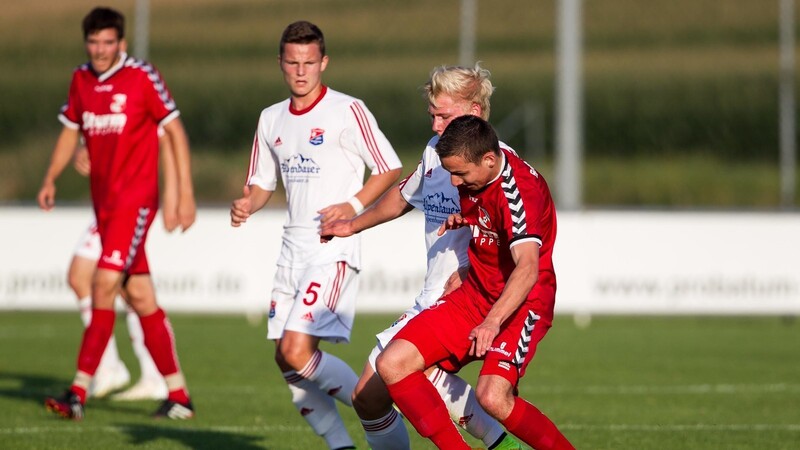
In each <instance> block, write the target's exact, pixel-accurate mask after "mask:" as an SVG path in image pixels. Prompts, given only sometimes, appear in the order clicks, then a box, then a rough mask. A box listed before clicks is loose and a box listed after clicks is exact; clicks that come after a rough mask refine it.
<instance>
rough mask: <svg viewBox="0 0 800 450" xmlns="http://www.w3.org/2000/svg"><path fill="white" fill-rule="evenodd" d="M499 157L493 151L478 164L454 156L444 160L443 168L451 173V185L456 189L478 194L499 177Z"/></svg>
mask: <svg viewBox="0 0 800 450" xmlns="http://www.w3.org/2000/svg"><path fill="white" fill-rule="evenodd" d="M496 162H497V157H496V156H495V154H494V153H493V152H491V151H489V152H486V153H485V154H484V155H483V157H481V160H480V161H479V162H478V163H477V164H476V163H473V162H468V161H467V160H466V159H464V158H463V157H461V156H458V155H453V156H447V157H444V158H442V167H444V169H445V170H447V171H448V172H450V183H451V184H452V185H453V186H455V187H463V188H464V189H466V190H468V191H470V192H477V191H480V190H481V189H483V188H484V187H486V185H487V184H489V182H490V181H492V180H493V179H494V177H495V176H497V171H496V170H494V167H495V166H496Z"/></svg>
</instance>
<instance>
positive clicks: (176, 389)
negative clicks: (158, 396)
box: [139, 308, 189, 403]
mask: <svg viewBox="0 0 800 450" xmlns="http://www.w3.org/2000/svg"><path fill="white" fill-rule="evenodd" d="M139 320H140V321H141V323H142V334H144V345H145V346H146V347H147V350H148V351H150V356H152V357H153V362H154V363H155V364H156V367H157V368H158V371H159V372H161V375H163V376H164V377H165V378H167V377H170V375H175V374H177V373H178V372H180V370H181V368H180V364H179V363H178V355H177V353H175V336H174V335H173V334H172V325H170V323H169V319H167V315H166V314H165V313H164V310H162V309H161V308H159V309H158V310H157V311H156V312H154V313H153V314H150V315H149V316H145V317H139ZM172 378H176V377H172ZM177 378H178V379H180V378H182V377H177ZM170 381H172V380H171V379H170V378H168V379H167V386H168V387H169V396H168V397H167V398H168V399H169V400H172V401H174V402H180V403H186V402H188V401H189V393H188V391H187V390H186V386H185V385H183V383H182V382H179V383H178V384H177V385H174V384H173V385H171V383H170Z"/></svg>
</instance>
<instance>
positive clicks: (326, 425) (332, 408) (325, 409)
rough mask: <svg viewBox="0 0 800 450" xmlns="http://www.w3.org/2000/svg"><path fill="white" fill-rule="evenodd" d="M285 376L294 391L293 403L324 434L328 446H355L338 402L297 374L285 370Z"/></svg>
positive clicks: (312, 426) (315, 429)
mask: <svg viewBox="0 0 800 450" xmlns="http://www.w3.org/2000/svg"><path fill="white" fill-rule="evenodd" d="M283 378H284V379H285V380H286V384H287V385H288V386H289V391H291V393H292V403H294V406H295V408H297V410H298V411H299V412H300V415H301V416H303V419H305V421H306V422H308V424H309V425H311V428H312V429H313V430H314V432H315V433H317V434H318V435H320V436H322V438H323V439H325V442H326V443H327V444H328V448H332V449H333V448H342V447H353V446H354V444H353V440H352V439H350V435H349V434H347V428H346V427H345V426H344V422H343V421H342V418H341V417H340V416H339V412H338V411H337V410H336V402H335V401H334V400H333V398H331V396H330V395H327V394H326V393H325V392H323V391H321V390H320V389H319V387H317V385H316V384H315V383H313V382H311V381H309V380H307V379H305V378H303V377H301V376H299V375H298V374H297V372H295V371H290V372H284V373H283Z"/></svg>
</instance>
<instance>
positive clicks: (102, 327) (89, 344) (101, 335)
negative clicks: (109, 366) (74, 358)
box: [70, 309, 117, 403]
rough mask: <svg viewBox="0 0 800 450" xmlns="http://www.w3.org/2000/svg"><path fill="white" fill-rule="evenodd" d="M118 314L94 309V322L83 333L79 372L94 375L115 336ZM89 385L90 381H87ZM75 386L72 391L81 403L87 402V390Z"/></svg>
mask: <svg viewBox="0 0 800 450" xmlns="http://www.w3.org/2000/svg"><path fill="white" fill-rule="evenodd" d="M116 316H117V315H116V313H115V312H114V310H113V309H92V320H91V322H89V326H88V327H86V330H84V332H83V340H82V341H81V348H80V350H79V351H78V371H80V372H85V373H87V374H89V375H94V373H95V372H96V371H97V366H98V365H100V358H102V357H103V352H105V350H106V346H107V345H108V340H109V339H111V335H112V334H114V320H115V319H116ZM86 382H87V383H88V379H87V380H86ZM87 387H88V386H79V385H77V384H73V385H72V387H70V390H72V392H74V393H75V394H77V395H78V397H79V398H80V399H81V403H83V402H85V401H86V388H87Z"/></svg>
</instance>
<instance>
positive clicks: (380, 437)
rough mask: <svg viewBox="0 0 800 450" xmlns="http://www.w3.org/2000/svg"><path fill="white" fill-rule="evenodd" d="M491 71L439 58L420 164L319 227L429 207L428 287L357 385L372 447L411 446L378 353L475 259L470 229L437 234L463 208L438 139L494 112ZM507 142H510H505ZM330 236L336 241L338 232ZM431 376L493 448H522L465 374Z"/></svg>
mask: <svg viewBox="0 0 800 450" xmlns="http://www.w3.org/2000/svg"><path fill="white" fill-rule="evenodd" d="M489 75H490V74H489V71H488V70H486V69H483V68H481V67H480V65H479V64H476V65H475V66H474V67H459V66H441V67H437V68H435V69H434V70H433V72H432V73H431V76H430V79H429V80H428V82H427V83H426V84H425V86H424V90H425V96H426V97H427V100H428V112H429V113H430V116H431V120H432V122H433V124H432V128H433V131H434V132H435V133H436V136H434V137H433V138H431V140H430V141H428V144H427V146H426V147H425V150H424V152H423V154H422V159H421V160H420V162H419V164H418V165H417V169H416V170H415V171H414V172H412V173H411V174H409V175H408V176H407V177H406V178H405V179H404V180H403V181H401V182H400V184H399V185H398V186H397V187H396V188H394V189H392V190H390V191H389V192H387V193H386V195H384V196H383V197H381V199H380V200H379V201H378V202H376V203H375V204H374V205H373V206H372V207H370V208H368V209H367V210H366V211H364V212H363V213H362V214H361V215H359V216H357V217H355V218H354V219H351V220H342V221H337V222H334V223H331V224H328V225H326V226H324V227H323V228H322V230H321V231H320V232H321V234H322V236H323V238H329V237H330V236H338V237H348V236H352V235H353V234H355V233H358V232H360V231H363V230H366V229H368V228H371V227H374V226H375V225H378V224H381V223H384V222H388V221H390V220H392V219H395V218H397V217H400V216H401V215H403V214H405V213H407V212H409V211H411V210H412V209H414V208H417V209H419V210H421V211H422V212H423V213H424V214H425V247H426V249H427V255H428V269H427V273H426V274H425V284H424V285H423V288H422V292H420V293H419V295H418V296H417V298H416V299H415V304H414V306H413V307H411V308H410V309H408V310H407V311H406V312H404V313H403V314H402V315H401V316H400V318H399V319H398V320H397V321H396V322H395V323H393V324H392V326H391V327H389V328H388V329H386V330H385V331H383V332H381V333H380V334H378V335H377V336H376V337H377V340H378V343H377V345H376V346H375V348H374V349H373V350H372V353H371V354H370V355H369V361H368V363H367V364H366V365H365V367H364V372H363V373H362V374H361V378H360V379H359V382H358V384H357V385H356V389H355V391H354V392H353V406H354V407H355V410H356V412H357V413H358V415H359V417H360V418H361V423H362V426H363V427H364V430H365V432H366V439H367V442H368V443H369V444H370V446H371V447H372V449H373V450H405V449H408V448H409V438H408V431H407V430H406V427H405V424H404V423H403V420H402V419H401V418H400V416H399V415H398V413H397V412H396V411H395V410H394V409H393V408H392V399H391V397H390V396H389V391H388V390H387V389H386V385H385V384H384V383H383V381H382V380H381V379H380V377H379V376H378V375H377V374H376V373H375V360H376V358H377V357H378V355H379V354H380V353H381V352H382V351H383V349H384V348H385V346H386V345H387V344H388V343H389V341H390V340H391V339H392V337H394V335H395V334H397V332H398V331H399V330H400V329H401V328H403V326H405V324H406V323H408V321H409V320H411V319H412V318H413V317H414V316H416V315H417V314H419V312H420V311H422V310H423V309H425V308H427V307H428V306H430V305H432V304H433V303H434V302H436V301H437V300H438V299H439V298H441V297H442V296H443V295H444V294H446V293H449V292H450V291H452V290H453V289H455V288H456V287H458V286H459V285H460V284H461V278H462V277H463V276H464V275H465V274H466V269H467V267H468V264H469V261H468V259H467V245H468V243H469V239H470V232H469V230H468V229H461V230H456V232H455V233H454V232H453V231H450V232H448V233H445V234H444V235H443V236H439V235H438V231H439V227H440V226H441V224H442V222H444V221H445V220H446V219H447V217H448V216H449V215H450V214H454V213H458V212H460V210H461V207H460V204H459V197H458V190H457V189H456V188H455V187H454V186H453V185H452V184H451V183H450V174H449V173H448V172H447V171H446V170H444V168H442V164H441V161H440V160H439V157H438V155H437V154H436V150H435V147H436V143H437V142H438V141H439V136H441V134H442V132H444V129H445V128H446V127H447V125H448V124H449V123H450V121H452V120H453V119H455V118H456V117H460V116H463V115H468V114H469V115H474V116H479V117H481V118H484V119H488V117H489V112H490V102H489V98H490V97H491V95H492V92H493V90H494V87H493V86H492V83H491V81H490V80H489ZM501 145H502V146H503V148H506V149H509V150H510V148H509V147H508V146H506V145H505V144H502V143H501ZM331 242H335V240H332V241H331ZM426 374H427V375H428V379H429V380H430V381H431V383H433V385H434V386H435V387H436V389H437V391H438V392H439V394H440V395H441V397H442V399H444V402H445V404H446V405H447V408H448V411H449V412H450V416H451V418H452V419H453V421H454V422H456V423H457V424H458V425H459V426H461V427H462V428H464V429H465V430H466V431H467V432H468V433H470V434H471V435H472V436H474V437H476V438H478V439H480V440H482V441H483V442H484V443H485V444H486V446H487V447H488V448H489V449H519V448H522V447H521V446H520V444H519V443H518V442H517V441H516V440H515V439H514V438H513V437H511V436H510V435H508V434H506V433H505V432H504V431H503V428H502V427H501V426H500V424H499V423H498V422H497V421H496V420H495V419H493V418H492V417H490V416H489V415H488V414H486V412H485V411H484V410H483V409H482V408H481V406H480V405H479V404H478V402H477V401H476V399H475V393H474V392H473V390H472V388H471V387H470V385H469V384H467V382H465V381H464V380H463V379H461V378H460V377H458V376H456V375H455V374H450V373H447V372H445V371H443V370H441V369H440V368H433V369H432V370H429V371H428V372H426Z"/></svg>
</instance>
